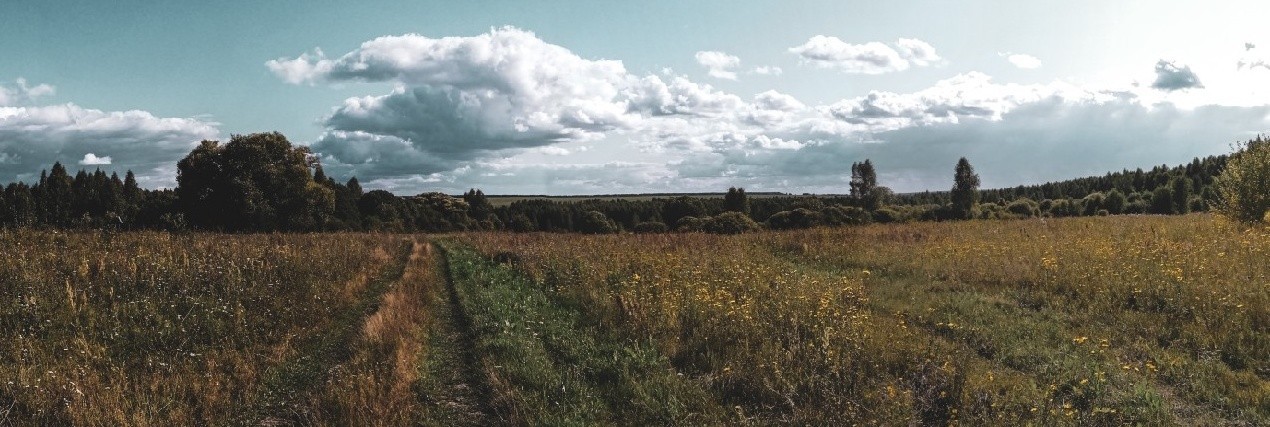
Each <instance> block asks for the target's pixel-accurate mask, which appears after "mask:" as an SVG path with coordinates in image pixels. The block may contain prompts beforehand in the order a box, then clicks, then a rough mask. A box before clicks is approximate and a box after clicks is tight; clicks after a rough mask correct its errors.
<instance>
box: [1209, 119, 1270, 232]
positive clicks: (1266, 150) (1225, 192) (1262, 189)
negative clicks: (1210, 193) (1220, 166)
mask: <svg viewBox="0 0 1270 427" xmlns="http://www.w3.org/2000/svg"><path fill="white" fill-rule="evenodd" d="M1217 192H1218V193H1219V194H1220V195H1221V198H1222V201H1221V203H1220V207H1219V210H1220V212H1221V213H1222V214H1224V215H1226V216H1227V217H1230V218H1231V219H1234V220H1236V221H1239V222H1244V223H1254V222H1257V221H1265V220H1266V219H1267V216H1268V215H1270V140H1266V139H1262V137H1260V136H1258V137H1257V139H1254V140H1251V141H1248V142H1246V143H1243V144H1242V145H1241V146H1240V149H1239V150H1238V151H1236V152H1235V154H1232V155H1231V156H1230V160H1229V161H1228V162H1227V163H1226V169H1225V170H1224V171H1222V174H1221V176H1219V177H1217Z"/></svg>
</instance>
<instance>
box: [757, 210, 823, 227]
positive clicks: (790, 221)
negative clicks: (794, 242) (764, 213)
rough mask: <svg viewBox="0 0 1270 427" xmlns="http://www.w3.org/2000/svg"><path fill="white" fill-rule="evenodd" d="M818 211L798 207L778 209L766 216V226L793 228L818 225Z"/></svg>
mask: <svg viewBox="0 0 1270 427" xmlns="http://www.w3.org/2000/svg"><path fill="white" fill-rule="evenodd" d="M820 219H821V218H820V213H819V212H813V211H811V210H809V209H804V208H798V209H794V210H792V211H780V212H777V213H774V214H772V216H770V217H768V218H767V227H768V228H771V229H773V230H793V229H799V228H811V227H815V226H817V225H820Z"/></svg>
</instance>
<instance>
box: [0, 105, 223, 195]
mask: <svg viewBox="0 0 1270 427" xmlns="http://www.w3.org/2000/svg"><path fill="white" fill-rule="evenodd" d="M216 126H217V124H216V123H210V122H205V121H202V120H197V119H186V118H162V117H155V116H154V115H153V114H150V113H148V112H145V111H136V110H134V111H101V110H94V109H88V108H83V107H80V106H78V105H75V104H62V105H48V106H25V107H0V158H2V159H3V161H0V181H13V180H30V179H31V178H33V177H35V176H37V175H38V174H39V172H40V170H41V169H47V168H48V167H49V166H50V165H52V164H53V162H56V161H60V162H63V163H68V164H69V163H78V162H80V161H94V160H95V161H97V162H103V161H110V160H113V161H111V162H110V163H109V164H110V165H111V166H112V169H113V170H116V171H119V172H122V171H124V170H129V169H130V170H133V171H135V172H136V173H137V175H138V180H140V181H142V184H145V185H149V186H172V185H174V184H175V174H174V173H173V172H174V171H173V170H172V167H173V165H175V163H176V161H177V160H179V159H180V158H181V157H183V156H185V154H187V153H188V152H189V150H190V149H192V148H193V147H194V145H196V144H197V143H198V141H200V140H203V139H215V138H216V137H217V135H218V134H219V131H218V130H217V128H216ZM103 152H104V153H111V156H109V157H96V155H91V154H90V155H84V153H103ZM120 159H125V160H122V161H120ZM85 164H86V165H87V164H89V163H85ZM96 164H101V165H105V164H106V163H96Z"/></svg>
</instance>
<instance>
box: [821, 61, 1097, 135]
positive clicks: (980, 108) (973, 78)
mask: <svg viewBox="0 0 1270 427" xmlns="http://www.w3.org/2000/svg"><path fill="white" fill-rule="evenodd" d="M1110 96H1111V95H1109V94H1104V93H1097V92H1090V91H1085V90H1082V89H1080V88H1078V87H1076V86H1074V85H1071V84H1067V83H1062V82H1055V83H1050V84H1046V85H1019V84H997V83H993V82H992V78H991V77H990V76H988V75H986V74H983V73H979V72H970V73H966V74H961V75H957V76H956V77H952V78H949V79H945V80H941V81H939V82H937V83H935V85H934V86H932V87H930V88H926V89H923V90H921V91H918V92H913V93H907V94H899V93H894V92H883V91H874V92H870V93H869V94H868V95H866V96H863V97H859V98H854V99H848V100H843V101H839V102H837V103H835V104H832V105H830V106H829V107H828V108H827V110H828V112H829V113H830V114H831V115H832V116H833V117H835V118H838V119H840V120H844V121H847V122H849V123H857V124H866V125H869V126H870V127H871V128H872V129H873V130H875V131H880V130H893V129H898V128H903V127H908V126H914V125H925V124H932V123H957V122H958V121H960V120H963V119H967V118H979V119H987V120H1000V119H1001V117H1002V115H1004V114H1005V113H1008V112H1010V111H1011V110H1013V109H1014V108H1017V107H1018V106H1020V105H1024V104H1028V103H1034V102H1039V101H1042V100H1045V99H1047V98H1055V99H1059V100H1064V101H1073V102H1078V101H1083V100H1091V99H1106V98H1108V97H1110Z"/></svg>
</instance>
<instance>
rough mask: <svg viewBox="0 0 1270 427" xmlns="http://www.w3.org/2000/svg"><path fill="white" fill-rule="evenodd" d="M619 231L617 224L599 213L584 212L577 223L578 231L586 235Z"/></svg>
mask: <svg viewBox="0 0 1270 427" xmlns="http://www.w3.org/2000/svg"><path fill="white" fill-rule="evenodd" d="M620 230H621V229H620V228H618V226H617V223H615V222H613V220H611V219H609V217H607V216H605V215H604V213H603V212H600V211H586V213H583V214H582V218H581V219H580V220H579V221H578V231H580V232H583V233H587V234H611V233H616V232H618V231H620Z"/></svg>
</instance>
